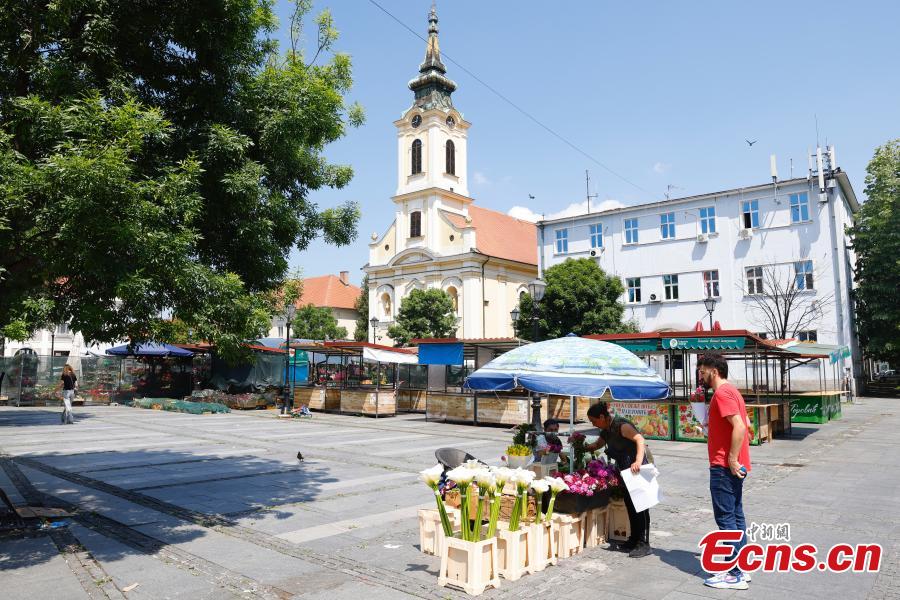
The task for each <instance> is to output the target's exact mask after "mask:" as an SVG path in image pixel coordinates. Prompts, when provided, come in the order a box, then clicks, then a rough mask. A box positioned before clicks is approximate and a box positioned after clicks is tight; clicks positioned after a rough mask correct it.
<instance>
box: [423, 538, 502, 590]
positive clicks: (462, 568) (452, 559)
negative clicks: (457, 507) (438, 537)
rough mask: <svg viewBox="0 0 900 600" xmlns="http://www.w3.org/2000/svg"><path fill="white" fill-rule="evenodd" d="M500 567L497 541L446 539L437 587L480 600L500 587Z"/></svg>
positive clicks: (489, 539)
mask: <svg viewBox="0 0 900 600" xmlns="http://www.w3.org/2000/svg"><path fill="white" fill-rule="evenodd" d="M498 564H499V561H498V558H497V538H496V537H492V538H488V539H486V540H481V541H480V542H467V541H465V540H461V539H459V538H455V537H453V538H446V540H445V543H444V548H443V551H442V553H441V572H440V575H439V576H438V585H439V586H441V587H448V586H449V587H454V588H457V589H461V590H463V591H464V592H466V593H467V594H469V595H471V596H478V595H479V594H481V593H482V592H484V590H485V589H487V588H488V587H494V588H499V587H500V578H499V569H498Z"/></svg>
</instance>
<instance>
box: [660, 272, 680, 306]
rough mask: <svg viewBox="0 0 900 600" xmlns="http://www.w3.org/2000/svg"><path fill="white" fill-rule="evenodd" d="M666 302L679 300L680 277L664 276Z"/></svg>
mask: <svg viewBox="0 0 900 600" xmlns="http://www.w3.org/2000/svg"><path fill="white" fill-rule="evenodd" d="M663 288H665V291H666V300H678V275H663Z"/></svg>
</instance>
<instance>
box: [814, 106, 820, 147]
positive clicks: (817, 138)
mask: <svg viewBox="0 0 900 600" xmlns="http://www.w3.org/2000/svg"><path fill="white" fill-rule="evenodd" d="M813 118H814V119H815V120H816V147H817V148H818V146H819V115H817V114H816V113H813Z"/></svg>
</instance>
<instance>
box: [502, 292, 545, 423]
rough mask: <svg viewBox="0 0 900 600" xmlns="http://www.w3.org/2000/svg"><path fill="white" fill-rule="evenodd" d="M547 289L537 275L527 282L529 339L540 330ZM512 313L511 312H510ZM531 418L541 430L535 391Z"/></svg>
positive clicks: (535, 335) (532, 398)
mask: <svg viewBox="0 0 900 600" xmlns="http://www.w3.org/2000/svg"><path fill="white" fill-rule="evenodd" d="M546 290H547V284H546V283H544V280H543V279H541V278H540V277H538V278H537V279H535V280H534V281H532V282H531V283H529V284H528V294H529V295H530V296H531V333H532V335H531V341H532V342H537V341H538V336H539V335H540V332H539V330H538V321H539V317H540V314H539V312H540V302H541V300H543V299H544V292H545V291H546ZM510 314H512V313H510ZM531 419H532V424H533V426H534V430H535V431H536V432H537V433H541V432H542V431H543V427H542V425H541V397H540V396H539V395H538V394H537V393H535V392H532V393H531Z"/></svg>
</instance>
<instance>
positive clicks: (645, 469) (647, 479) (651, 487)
mask: <svg viewBox="0 0 900 600" xmlns="http://www.w3.org/2000/svg"><path fill="white" fill-rule="evenodd" d="M657 475H659V470H658V469H657V468H656V467H655V466H654V465H653V464H647V465H641V472H640V473H639V474H637V475H635V474H634V473H632V472H631V469H625V470H623V471H622V481H623V482H624V483H625V487H626V488H628V494H629V495H630V496H631V501H632V502H633V503H634V510H636V511H637V512H641V511H642V510H647V509H648V508H652V507H654V506H656V505H657V504H659V498H660V494H659V482H658V481H657V479H656V477H657Z"/></svg>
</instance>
